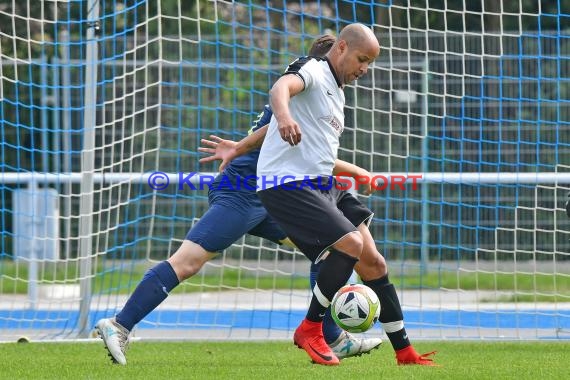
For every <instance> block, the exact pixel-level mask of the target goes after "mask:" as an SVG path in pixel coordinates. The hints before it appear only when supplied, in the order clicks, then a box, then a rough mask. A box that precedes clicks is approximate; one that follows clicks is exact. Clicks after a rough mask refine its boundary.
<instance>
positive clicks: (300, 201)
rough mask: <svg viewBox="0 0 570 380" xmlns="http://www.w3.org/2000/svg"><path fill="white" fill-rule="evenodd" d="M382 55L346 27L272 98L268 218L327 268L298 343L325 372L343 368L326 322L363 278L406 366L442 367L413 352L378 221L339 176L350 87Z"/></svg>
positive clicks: (365, 34)
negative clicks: (347, 287) (376, 233)
mask: <svg viewBox="0 0 570 380" xmlns="http://www.w3.org/2000/svg"><path fill="white" fill-rule="evenodd" d="M379 53H380V44H379V43H378V40H377V38H376V36H375V35H374V33H373V32H372V30H371V29H369V28H368V27H366V26H364V25H362V24H350V25H348V26H346V27H345V28H343V30H342V31H341V33H340V35H339V37H338V38H337V40H336V41H335V43H334V44H333V47H332V48H331V50H330V51H329V53H328V54H327V55H326V56H325V58H323V59H320V58H301V59H298V60H297V61H295V62H293V63H292V64H290V65H289V67H288V69H287V70H286V72H285V74H283V75H282V76H281V77H280V78H279V79H278V80H277V82H276V83H275V84H274V85H273V87H272V88H271V90H270V105H271V108H272V110H273V117H272V119H271V122H270V124H269V129H268V131H267V135H266V137H265V141H264V142H263V145H262V147H261V152H260V155H259V161H258V164H257V189H258V195H259V198H260V199H261V201H262V203H263V205H264V206H265V208H266V209H267V211H268V213H269V214H270V215H271V216H272V217H273V218H274V219H275V220H276V221H277V223H279V225H280V226H281V227H282V228H283V230H284V231H285V232H286V233H287V236H288V237H289V238H290V239H291V240H292V241H293V243H295V245H296V246H297V247H299V249H300V250H301V251H302V252H303V253H304V254H305V255H306V256H307V257H308V258H309V259H310V260H311V261H312V262H322V263H321V267H320V271H319V275H318V277H317V282H316V285H315V286H314V288H313V296H312V299H311V302H310V305H309V309H308V311H307V314H306V317H305V319H304V320H303V321H302V322H301V324H300V325H299V327H298V328H297V329H296V331H295V334H294V337H293V340H294V343H295V344H296V345H297V346H299V347H300V348H303V349H304V350H305V351H306V352H307V353H308V354H309V356H310V357H311V359H312V360H313V361H314V362H315V363H318V364H324V365H337V364H339V359H338V358H337V357H336V356H335V354H334V353H333V352H332V351H331V349H330V348H329V347H328V346H327V344H326V342H325V340H324V339H323V333H322V321H323V315H324V313H325V310H326V309H327V307H329V305H330V301H331V300H332V298H333V296H334V294H335V293H336V292H337V290H338V289H339V288H340V287H341V286H342V285H344V284H345V283H346V281H347V280H348V279H349V277H350V276H351V274H352V271H353V269H354V270H356V271H357V273H358V274H359V276H360V277H361V279H362V280H363V283H364V284H365V285H367V286H369V287H370V288H372V289H373V290H374V292H375V293H376V294H377V295H378V298H379V299H380V302H381V305H382V310H381V313H380V322H381V323H382V326H383V328H384V330H385V331H386V333H387V335H388V338H389V339H390V343H391V344H392V346H393V348H394V350H395V351H396V360H397V363H398V364H419V365H433V364H434V363H433V361H432V360H431V359H430V358H429V356H430V355H431V354H433V353H429V354H424V355H420V354H418V353H417V352H416V350H415V349H414V348H413V347H412V345H411V344H410V341H409V339H408V335H407V333H406V330H405V328H404V322H403V314H402V310H401V307H400V303H399V300H398V296H397V293H396V290H395V288H394V285H393V284H392V283H390V281H389V279H388V271H387V266H386V261H385V260H384V257H383V256H382V255H381V254H380V253H379V252H378V250H377V249H376V246H375V243H374V240H373V238H372V236H371V234H370V231H369V230H368V223H370V221H371V219H372V216H373V213H372V212H371V211H370V210H368V209H367V208H366V207H365V206H364V205H363V204H362V203H360V202H359V201H358V200H357V199H356V198H355V197H353V196H352V195H351V194H350V193H349V192H348V191H346V190H342V189H340V188H339V187H337V186H336V180H335V179H334V177H333V175H334V174H338V173H335V171H334V165H335V160H336V158H337V150H338V146H339V137H340V135H341V133H342V130H343V128H344V103H345V98H344V92H343V87H344V85H346V84H348V83H350V82H352V81H354V80H356V79H358V78H359V77H361V76H363V75H364V74H366V72H367V71H368V66H369V65H370V63H372V62H373V61H374V59H375V58H376V57H377V56H378V55H379Z"/></svg>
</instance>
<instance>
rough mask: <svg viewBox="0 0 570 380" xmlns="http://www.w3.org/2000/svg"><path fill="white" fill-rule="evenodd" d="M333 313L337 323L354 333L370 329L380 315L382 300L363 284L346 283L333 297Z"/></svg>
mask: <svg viewBox="0 0 570 380" xmlns="http://www.w3.org/2000/svg"><path fill="white" fill-rule="evenodd" d="M331 315H332V317H333V319H334V321H335V322H336V324H337V325H339V326H340V328H342V329H343V330H346V331H348V332H352V333H361V332H365V331H367V330H369V329H370V328H371V327H372V326H374V324H375V323H376V321H378V317H380V300H378V296H377V295H376V293H374V291H373V290H372V289H370V288H369V287H368V286H366V285H362V284H351V285H345V286H343V287H342V288H340V289H339V291H338V292H337V293H336V294H335V296H334V297H333V300H332V302H331Z"/></svg>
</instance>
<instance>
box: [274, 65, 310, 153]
mask: <svg viewBox="0 0 570 380" xmlns="http://www.w3.org/2000/svg"><path fill="white" fill-rule="evenodd" d="M304 88H305V83H304V82H303V80H302V79H301V78H300V77H298V76H297V75H293V74H289V75H283V76H282V77H281V78H279V79H278V80H277V82H275V84H274V85H273V87H271V90H270V91H269V104H270V105H271V110H272V111H273V116H275V119H276V120H277V128H278V129H279V134H280V135H281V138H282V139H283V141H286V142H287V143H289V145H291V146H294V145H297V144H299V143H300V142H301V128H300V127H299V124H297V122H296V121H295V120H294V119H293V117H292V116H291V113H290V112H289V100H290V99H291V98H292V97H293V96H295V95H297V94H298V93H300V92H301V91H303V90H304Z"/></svg>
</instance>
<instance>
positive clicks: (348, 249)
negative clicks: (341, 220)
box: [333, 231, 364, 259]
mask: <svg viewBox="0 0 570 380" xmlns="http://www.w3.org/2000/svg"><path fill="white" fill-rule="evenodd" d="M333 248H334V249H336V250H338V251H341V252H344V253H346V254H347V255H349V256H352V257H355V258H357V259H358V258H360V256H361V255H362V249H363V248H364V242H363V240H362V235H361V234H360V232H358V231H354V232H352V233H349V234H347V235H345V236H343V237H342V238H341V239H340V240H339V241H337V242H336V243H334V244H333Z"/></svg>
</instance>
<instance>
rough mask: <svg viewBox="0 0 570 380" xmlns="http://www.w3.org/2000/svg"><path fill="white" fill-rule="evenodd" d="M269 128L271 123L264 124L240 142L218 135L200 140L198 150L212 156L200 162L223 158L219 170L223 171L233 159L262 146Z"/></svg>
mask: <svg viewBox="0 0 570 380" xmlns="http://www.w3.org/2000/svg"><path fill="white" fill-rule="evenodd" d="M267 128H269V125H264V126H263V127H261V128H259V129H257V130H255V131H254V132H253V133H251V134H249V135H248V136H246V137H244V138H243V139H241V140H240V141H238V142H235V141H233V140H225V139H222V138H221V137H219V136H216V135H210V140H208V139H202V140H200V144H202V146H201V147H199V148H198V151H199V152H202V153H208V154H210V156H207V157H203V158H201V159H200V163H202V164H203V163H206V162H212V161H216V160H221V161H222V163H221V164H220V168H219V171H220V172H221V171H223V170H224V169H225V168H226V166H228V165H229V163H230V162H231V161H232V160H233V159H235V158H237V157H239V156H243V155H244V154H246V153H248V152H251V151H252V150H254V149H257V148H260V147H261V144H263V140H264V139H265V135H266V134H267Z"/></svg>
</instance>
